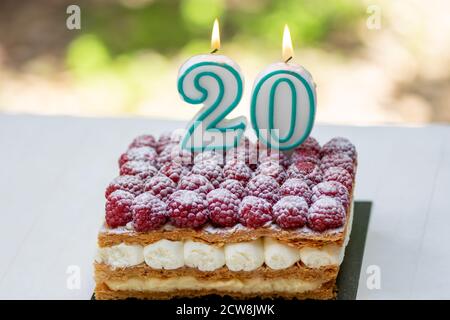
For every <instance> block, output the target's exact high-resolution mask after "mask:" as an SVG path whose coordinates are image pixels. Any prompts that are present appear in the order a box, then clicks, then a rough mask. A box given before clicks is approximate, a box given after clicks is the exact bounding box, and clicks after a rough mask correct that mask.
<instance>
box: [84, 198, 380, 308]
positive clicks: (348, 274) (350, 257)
mask: <svg viewBox="0 0 450 320" xmlns="http://www.w3.org/2000/svg"><path fill="white" fill-rule="evenodd" d="M354 205H355V207H354V216H353V226H352V232H351V236H350V241H349V243H348V245H347V248H346V250H345V257H344V261H343V262H342V264H341V268H340V270H339V275H338V278H337V281H336V284H337V288H338V293H337V300H355V299H356V294H357V292H358V283H359V275H360V273H361V265H362V259H363V255H364V247H365V243H366V235H367V229H368V226H369V219H370V211H371V208H372V202H370V201H355V203H354ZM91 299H92V300H95V295H92V298H91ZM266 301H270V303H271V304H274V305H277V304H280V305H283V307H284V306H285V305H286V301H285V300H282V299H275V300H262V299H250V300H245V301H243V303H245V304H262V303H265V302H266ZM148 303H151V304H154V307H157V308H165V307H169V308H176V307H177V306H183V305H191V306H195V305H214V306H220V305H224V304H225V305H226V304H233V303H234V304H236V300H234V299H231V298H228V297H220V296H213V295H212V296H207V297H204V298H182V299H172V300H169V301H153V302H152V301H148ZM297 303H301V301H296V300H291V301H289V305H290V306H289V307H291V306H292V305H293V304H297Z"/></svg>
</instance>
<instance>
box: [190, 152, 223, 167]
mask: <svg viewBox="0 0 450 320" xmlns="http://www.w3.org/2000/svg"><path fill="white" fill-rule="evenodd" d="M205 162H207V163H213V164H215V165H219V166H223V165H224V155H223V153H222V152H216V151H203V152H201V153H199V154H198V155H196V156H195V158H194V164H199V163H205Z"/></svg>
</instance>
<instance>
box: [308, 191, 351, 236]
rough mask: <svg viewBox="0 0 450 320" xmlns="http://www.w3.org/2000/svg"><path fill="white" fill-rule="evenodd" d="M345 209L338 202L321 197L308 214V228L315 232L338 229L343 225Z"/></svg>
mask: <svg viewBox="0 0 450 320" xmlns="http://www.w3.org/2000/svg"><path fill="white" fill-rule="evenodd" d="M344 221H345V209H344V207H343V206H342V203H341V202H340V201H339V200H336V199H334V198H330V197H321V198H319V199H318V200H317V201H316V202H314V203H313V204H312V206H311V207H310V208H309V212H308V227H310V228H311V229H312V230H315V231H319V232H322V231H325V230H327V229H334V228H339V227H341V226H342V225H344Z"/></svg>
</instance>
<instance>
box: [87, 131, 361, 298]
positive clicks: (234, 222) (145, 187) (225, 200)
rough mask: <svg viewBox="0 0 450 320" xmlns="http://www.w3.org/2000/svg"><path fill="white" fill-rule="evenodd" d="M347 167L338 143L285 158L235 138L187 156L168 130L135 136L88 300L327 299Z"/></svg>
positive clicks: (347, 220)
mask: <svg viewBox="0 0 450 320" xmlns="http://www.w3.org/2000/svg"><path fill="white" fill-rule="evenodd" d="M356 167H357V153H356V150H355V147H354V145H353V144H352V143H351V142H350V141H349V140H347V139H345V138H340V137H337V138H333V139H331V140H330V141H328V142H327V143H325V144H324V145H323V146H322V147H321V146H320V145H319V143H318V142H317V140H315V139H314V138H312V137H308V138H307V139H306V140H305V141H304V142H303V143H302V144H301V145H300V146H298V147H297V148H295V149H293V150H291V151H290V152H289V153H283V152H279V151H275V150H270V149H267V148H266V147H264V146H262V145H261V144H259V143H253V142H251V141H250V140H249V139H247V138H245V139H242V142H241V143H240V145H239V146H238V147H236V148H232V149H229V150H228V151H227V152H215V151H204V152H197V153H191V152H188V151H186V150H184V149H182V148H180V137H179V136H177V135H174V134H164V135H161V136H160V137H159V139H155V138H154V137H153V136H152V135H143V136H140V137H137V138H136V139H135V140H134V141H133V142H132V143H131V144H130V146H129V148H128V150H127V151H126V152H125V153H123V154H122V155H121V156H120V158H119V176H118V177H117V178H115V179H114V180H113V181H112V182H111V183H110V184H109V185H108V186H107V188H106V192H105V196H106V206H105V211H106V213H105V223H104V225H103V226H102V228H101V229H100V231H99V233H98V253H97V257H96V259H95V263H94V267H95V281H96V288H95V297H96V299H126V298H139V299H170V298H175V297H199V296H206V295H211V294H216V295H222V296H223V295H226V296H231V297H233V298H237V299H246V298H253V297H263V298H276V297H279V298H286V299H293V298H294V299H332V298H334V297H335V295H336V285H335V284H336V277H337V275H338V272H339V266H340V264H341V262H342V260H343V257H344V252H345V247H346V245H347V243H348V240H349V235H350V231H351V224H352V208H353V205H352V203H353V189H354V182H355V174H356Z"/></svg>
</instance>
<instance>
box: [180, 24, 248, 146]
mask: <svg viewBox="0 0 450 320" xmlns="http://www.w3.org/2000/svg"><path fill="white" fill-rule="evenodd" d="M219 48H220V36H219V25H218V22H217V19H216V21H215V22H214V27H213V32H212V37H211V49H212V52H211V54H203V55H198V56H194V57H192V58H190V59H189V60H187V61H186V62H185V63H184V64H183V65H182V66H181V68H180V70H179V74H178V92H179V93H180V95H181V97H182V99H183V100H185V101H186V102H188V103H190V104H203V107H202V108H201V109H200V111H199V112H198V113H197V114H196V116H195V117H194V118H193V119H192V120H191V121H190V122H189V123H188V126H187V131H186V134H185V136H184V138H183V139H182V141H181V147H182V148H183V149H187V150H190V151H192V152H200V151H204V150H226V149H228V148H232V147H235V146H237V145H238V144H239V141H240V139H241V137H242V135H243V133H244V131H245V128H246V119H245V117H238V118H234V119H225V117H226V116H227V115H228V114H229V113H230V112H231V111H232V110H233V109H234V108H236V106H237V105H238V104H239V101H240V100H241V97H242V91H243V87H244V80H243V77H242V74H241V71H240V68H239V66H238V65H237V64H236V63H235V62H234V61H233V60H231V59H230V58H228V57H226V56H224V55H217V54H215V52H217V51H218V50H219Z"/></svg>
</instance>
